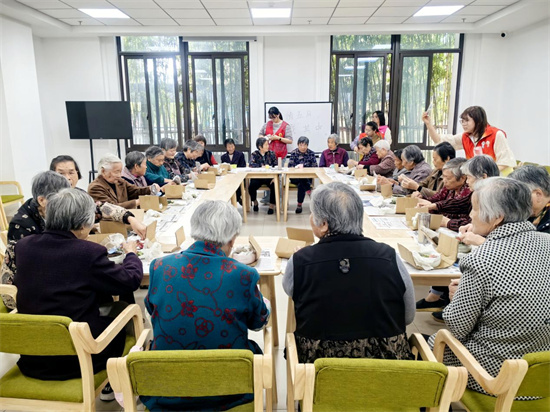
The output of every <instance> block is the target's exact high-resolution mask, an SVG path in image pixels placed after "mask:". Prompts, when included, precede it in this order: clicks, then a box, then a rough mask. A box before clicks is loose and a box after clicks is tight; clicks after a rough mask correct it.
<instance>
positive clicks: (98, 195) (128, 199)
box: [88, 154, 151, 209]
mask: <svg viewBox="0 0 550 412" xmlns="http://www.w3.org/2000/svg"><path fill="white" fill-rule="evenodd" d="M97 169H98V171H99V176H98V177H97V178H96V179H95V180H94V181H93V182H92V183H90V185H89V186H88V193H89V194H90V196H92V198H93V199H94V200H95V201H96V202H109V203H112V204H115V205H118V206H122V207H124V208H126V209H135V208H137V207H138V206H139V196H142V195H149V194H151V188H150V187H137V186H134V185H132V184H130V183H128V182H127V181H126V180H124V179H122V177H121V175H122V160H120V159H119V158H118V157H116V156H115V155H112V154H108V155H106V156H104V157H103V158H102V159H101V160H100V161H99V163H98V165H97Z"/></svg>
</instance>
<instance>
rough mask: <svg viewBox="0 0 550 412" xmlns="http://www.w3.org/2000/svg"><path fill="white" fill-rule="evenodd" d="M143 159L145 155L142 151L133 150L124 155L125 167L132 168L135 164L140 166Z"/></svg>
mask: <svg viewBox="0 0 550 412" xmlns="http://www.w3.org/2000/svg"><path fill="white" fill-rule="evenodd" d="M143 159H145V155H144V154H143V153H141V152H138V151H134V152H130V153H128V154H127V155H126V158H125V159H124V162H125V163H126V168H127V169H128V170H132V169H133V168H134V166H136V165H139V166H141V163H142V162H143Z"/></svg>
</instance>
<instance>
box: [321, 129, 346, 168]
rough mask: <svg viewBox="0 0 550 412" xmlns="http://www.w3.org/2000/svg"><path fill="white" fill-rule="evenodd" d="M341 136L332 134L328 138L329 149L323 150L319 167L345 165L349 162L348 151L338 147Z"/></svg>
mask: <svg viewBox="0 0 550 412" xmlns="http://www.w3.org/2000/svg"><path fill="white" fill-rule="evenodd" d="M338 143H340V138H339V137H338V135H337V134H331V135H330V136H329V137H328V138H327V146H328V149H325V150H323V152H322V153H321V158H320V159H319V167H330V166H331V165H333V164H336V165H339V166H343V165H347V164H348V160H349V156H348V152H346V150H345V149H342V148H341V147H338Z"/></svg>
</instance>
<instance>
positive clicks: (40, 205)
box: [2, 171, 76, 309]
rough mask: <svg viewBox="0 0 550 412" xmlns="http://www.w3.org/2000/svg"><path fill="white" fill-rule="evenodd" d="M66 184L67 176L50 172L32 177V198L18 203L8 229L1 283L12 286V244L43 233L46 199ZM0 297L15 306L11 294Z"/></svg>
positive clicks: (13, 274)
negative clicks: (18, 206)
mask: <svg viewBox="0 0 550 412" xmlns="http://www.w3.org/2000/svg"><path fill="white" fill-rule="evenodd" d="M75 184H76V183H75ZM69 187H71V186H70V184H69V179H67V178H65V177H63V176H61V175H60V174H58V173H56V172H53V171H47V172H42V173H39V174H37V175H36V176H35V177H34V178H33V179H32V198H31V199H29V200H27V201H26V202H25V203H23V204H22V205H21V207H20V208H19V210H18V211H17V213H16V214H15V216H14V217H13V219H12V220H11V222H10V225H9V228H8V244H7V245H6V254H5V256H4V261H3V262H2V284H7V285H11V284H12V283H13V279H14V277H15V274H16V271H17V268H16V265H15V256H14V249H15V244H16V243H17V242H18V241H19V240H20V239H23V238H24V237H26V236H29V235H36V234H41V233H42V232H44V228H45V220H44V219H45V218H46V205H47V204H48V200H49V199H50V198H51V197H52V196H53V195H55V194H56V193H57V192H59V191H60V190H63V189H67V188H69ZM2 299H3V301H4V304H5V305H6V306H7V307H8V308H9V309H15V302H14V301H13V299H12V298H11V297H9V296H7V295H2Z"/></svg>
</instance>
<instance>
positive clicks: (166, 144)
mask: <svg viewBox="0 0 550 412" xmlns="http://www.w3.org/2000/svg"><path fill="white" fill-rule="evenodd" d="M174 147H178V142H176V141H175V140H174V139H171V138H169V137H165V138H164V139H162V140H161V141H160V148H161V149H162V150H170V149H173V148H174Z"/></svg>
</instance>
